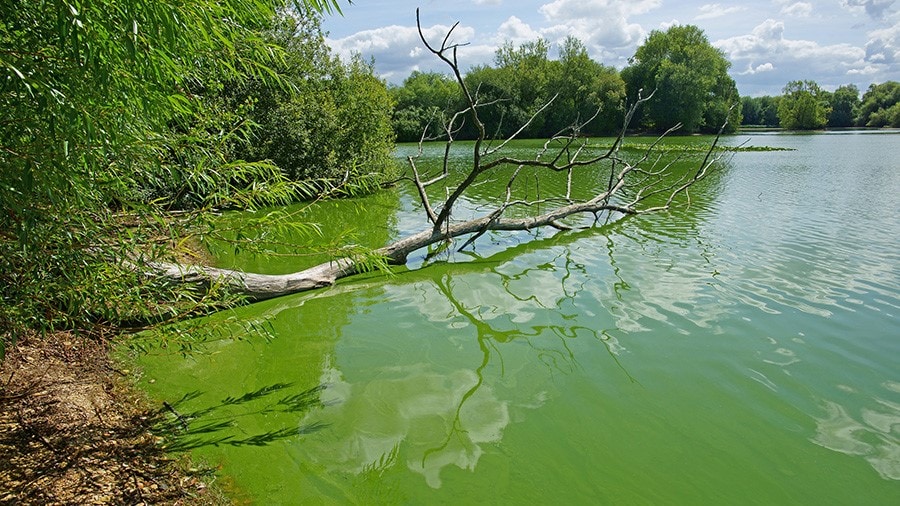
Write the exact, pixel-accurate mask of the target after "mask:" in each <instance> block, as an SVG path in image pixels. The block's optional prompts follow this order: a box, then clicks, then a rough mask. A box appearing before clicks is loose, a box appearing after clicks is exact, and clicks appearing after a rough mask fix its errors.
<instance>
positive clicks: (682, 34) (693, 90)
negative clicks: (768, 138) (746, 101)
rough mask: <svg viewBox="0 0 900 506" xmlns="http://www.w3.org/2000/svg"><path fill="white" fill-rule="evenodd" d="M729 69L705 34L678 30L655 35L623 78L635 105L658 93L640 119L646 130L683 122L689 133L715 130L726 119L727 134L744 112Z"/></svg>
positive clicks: (690, 29) (689, 27)
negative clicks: (641, 97)
mask: <svg viewBox="0 0 900 506" xmlns="http://www.w3.org/2000/svg"><path fill="white" fill-rule="evenodd" d="M730 67H731V63H730V62H729V61H728V60H727V59H726V58H725V55H724V53H722V51H721V50H719V49H717V48H715V47H713V46H712V45H711V44H710V43H709V40H708V39H707V38H706V35H705V34H704V33H703V30H701V29H700V28H698V27H696V26H693V25H685V26H681V25H676V26H673V27H671V28H669V29H668V30H666V31H665V32H662V31H659V30H654V31H652V32H651V33H650V35H649V36H648V37H647V40H646V41H645V42H644V43H643V44H642V45H641V46H640V47H639V48H638V49H637V52H636V53H635V55H634V57H633V58H632V60H631V65H630V66H628V67H626V68H625V69H623V71H622V78H623V79H624V80H625V83H626V85H627V90H628V96H629V97H630V99H631V100H635V99H636V98H637V97H638V96H648V95H649V94H650V93H652V92H654V90H655V93H656V94H655V95H654V99H653V100H651V101H650V102H649V103H648V104H647V107H646V108H645V109H644V113H643V115H642V116H641V118H640V121H641V122H642V124H643V125H644V126H645V127H647V128H651V129H654V130H667V129H669V128H671V127H673V126H675V125H676V124H678V123H680V124H682V125H683V127H682V131H683V132H686V133H692V132H697V131H715V130H717V129H718V128H719V127H720V126H721V125H722V124H723V122H724V120H725V119H726V117H727V118H728V119H729V127H728V130H727V131H734V130H735V129H736V128H737V126H738V125H740V123H741V121H740V120H741V113H740V97H739V96H738V92H737V87H736V86H735V83H734V80H733V79H731V77H729V76H728V69H729V68H730ZM732 106H736V107H732Z"/></svg>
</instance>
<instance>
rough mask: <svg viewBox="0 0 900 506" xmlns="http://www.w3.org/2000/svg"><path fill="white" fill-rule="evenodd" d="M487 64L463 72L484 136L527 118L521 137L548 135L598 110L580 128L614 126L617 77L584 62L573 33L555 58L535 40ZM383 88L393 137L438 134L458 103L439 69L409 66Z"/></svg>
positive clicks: (467, 135)
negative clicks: (391, 103)
mask: <svg viewBox="0 0 900 506" xmlns="http://www.w3.org/2000/svg"><path fill="white" fill-rule="evenodd" d="M494 63H495V66H488V65H484V66H477V67H474V68H473V69H471V70H470V71H469V72H468V73H467V74H466V76H465V81H466V83H467V86H468V87H469V89H470V90H473V92H474V93H475V94H476V95H477V100H478V104H479V105H480V111H479V114H480V115H481V119H482V120H483V121H484V123H485V126H486V128H487V130H488V132H490V134H491V135H492V136H496V137H508V136H510V135H512V134H513V133H514V132H515V131H516V130H518V128H519V127H520V126H522V125H523V124H525V123H527V122H528V121H529V119H531V118H532V117H534V118H533V119H532V121H531V122H530V123H529V124H528V126H527V127H526V129H525V130H524V131H523V132H522V135H523V136H525V137H533V138H546V137H550V136H552V135H554V134H556V133H558V132H560V131H562V130H563V129H565V128H566V127H568V126H570V125H571V124H572V122H573V121H580V122H584V121H586V120H588V119H590V118H592V117H594V116H595V114H597V111H598V109H599V110H600V114H599V116H598V117H597V118H595V119H594V121H592V122H591V123H590V124H588V125H587V126H586V127H585V130H584V133H586V134H601V133H602V134H609V133H613V132H614V131H615V130H616V129H617V128H618V127H620V126H621V117H622V113H623V109H622V105H623V101H624V95H625V85H624V83H623V82H622V79H621V78H620V77H619V74H618V73H617V72H616V71H615V69H613V68H611V67H606V66H604V65H601V64H599V63H597V62H595V61H594V60H592V59H591V58H590V57H589V56H588V54H587V49H586V48H585V46H584V44H582V43H581V41H579V40H578V39H576V38H574V37H570V38H569V39H567V40H566V41H565V42H564V43H563V45H562V47H561V48H560V54H559V58H558V59H556V60H551V59H549V44H548V43H547V42H546V41H544V40H543V39H537V40H534V41H531V42H526V43H524V44H521V45H520V46H514V45H513V44H512V43H510V42H507V43H505V44H503V45H501V46H500V48H498V49H497V51H496V53H495V56H494ZM391 93H392V96H393V97H394V99H395V102H396V105H395V110H394V120H393V125H394V130H395V132H397V136H398V139H399V140H401V141H417V140H419V139H420V138H421V137H422V133H423V132H424V131H425V129H426V127H428V134H427V138H437V137H439V136H440V134H442V133H443V132H442V131H441V130H440V125H442V124H444V123H446V121H447V120H448V119H449V118H450V117H451V116H452V115H453V114H454V113H456V112H458V111H460V110H462V109H464V108H465V107H466V106H465V104H464V101H463V97H462V96H461V94H460V90H459V88H458V86H457V85H456V83H454V81H453V80H452V79H451V78H450V77H449V76H447V75H444V74H438V73H422V72H414V73H413V74H411V75H410V76H409V77H408V78H407V79H406V80H405V81H404V83H403V85H402V86H400V87H395V88H393V89H392V90H391ZM551 99H553V105H552V107H551V108H549V109H548V110H547V111H546V114H541V115H538V116H536V117H535V113H536V112H537V111H538V110H540V109H541V108H542V107H543V106H544V105H545V104H546V103H547V101H549V100H551ZM488 105H490V107H487V106H488ZM482 106H483V107H482ZM455 134H456V136H457V137H458V138H461V139H473V138H475V137H476V136H477V135H478V132H477V129H476V128H475V126H474V125H472V124H471V123H467V124H464V125H462V127H461V129H460V131H459V132H455Z"/></svg>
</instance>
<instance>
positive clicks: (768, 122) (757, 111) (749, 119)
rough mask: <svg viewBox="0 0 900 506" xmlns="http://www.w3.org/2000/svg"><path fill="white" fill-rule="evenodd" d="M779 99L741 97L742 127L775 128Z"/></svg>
mask: <svg viewBox="0 0 900 506" xmlns="http://www.w3.org/2000/svg"><path fill="white" fill-rule="evenodd" d="M778 99H779V97H770V96H762V97H741V103H742V104H743V107H742V108H741V114H742V115H743V124H744V125H754V126H766V127H777V126H778Z"/></svg>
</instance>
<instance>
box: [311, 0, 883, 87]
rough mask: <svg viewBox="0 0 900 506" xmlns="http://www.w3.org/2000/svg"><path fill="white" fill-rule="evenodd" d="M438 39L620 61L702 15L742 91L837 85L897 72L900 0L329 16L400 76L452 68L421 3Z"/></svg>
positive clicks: (379, 70) (685, 0) (580, 3)
mask: <svg viewBox="0 0 900 506" xmlns="http://www.w3.org/2000/svg"><path fill="white" fill-rule="evenodd" d="M417 7H418V8H419V9H420V12H421V20H422V27H423V28H424V32H425V34H426V36H427V37H428V38H429V39H430V40H431V41H432V42H433V43H434V44H440V40H441V39H443V37H444V36H445V35H446V33H447V31H448V30H449V29H450V27H451V26H453V24H454V23H457V22H458V23H459V25H458V26H457V27H456V29H455V30H454V31H453V34H452V41H453V42H455V43H459V44H466V45H465V46H463V47H461V48H460V49H459V61H460V66H461V68H462V70H463V71H464V72H465V71H466V70H468V69H469V68H470V67H473V66H475V65H484V64H489V65H490V64H493V57H494V51H495V50H496V48H497V47H498V46H499V45H500V44H502V43H504V42H505V41H511V42H512V43H514V44H516V45H518V44H521V43H522V42H528V41H533V40H535V39H537V38H538V37H542V38H544V39H545V40H547V41H548V42H550V43H551V48H550V57H551V58H556V56H557V52H558V45H557V43H558V42H560V41H562V40H564V39H565V38H566V37H567V36H569V35H572V36H575V37H577V38H578V39H579V40H581V41H582V42H583V43H584V44H585V46H586V47H587V48H588V52H589V53H590V55H591V57H592V58H593V59H594V60H596V61H599V62H601V63H603V64H605V65H610V66H613V67H616V68H617V69H622V68H623V67H624V66H626V65H627V64H628V59H629V58H630V57H631V56H633V55H634V53H635V50H636V49H637V47H638V46H639V45H640V44H641V43H642V42H643V41H644V39H645V38H646V37H647V35H648V34H649V33H650V32H651V31H652V30H665V29H667V28H668V27H670V26H673V25H676V24H680V25H687V24H691V25H696V26H699V27H700V28H701V29H702V30H703V31H704V32H705V33H706V36H707V38H708V39H709V41H710V42H711V43H712V44H713V46H715V47H717V48H719V49H721V50H722V51H723V52H724V53H725V56H726V58H728V60H729V61H731V64H732V66H731V70H730V71H729V73H730V75H731V76H732V78H734V80H735V81H736V83H737V87H738V91H739V92H740V94H741V95H746V96H760V95H780V94H781V90H782V88H783V87H784V85H785V84H787V83H788V82H790V81H794V80H801V79H802V80H813V81H816V82H817V83H818V84H819V85H820V86H821V87H823V88H825V89H827V90H830V91H833V90H834V89H836V88H837V87H838V86H841V85H845V84H855V85H856V86H857V87H858V88H859V89H860V91H861V92H865V90H866V89H867V88H868V87H869V85H870V84H873V83H883V82H885V81H900V0H809V1H795V0H757V1H753V2H749V1H742V2H737V1H726V0H720V1H718V2H715V3H709V0H681V1H675V0H552V1H551V0H353V3H352V4H351V5H348V4H347V2H346V0H342V1H341V8H342V11H343V15H336V14H333V15H329V16H326V18H325V22H324V24H323V28H324V29H325V31H326V32H328V38H327V42H328V44H329V46H330V47H331V48H332V49H333V50H334V51H335V52H336V53H337V54H339V55H340V56H342V57H343V58H348V57H350V55H352V54H355V53H358V54H360V55H362V56H363V57H364V58H365V59H366V60H369V59H374V62H375V72H376V74H378V75H379V76H380V77H381V78H383V79H385V80H386V81H388V82H389V83H392V84H401V83H402V82H403V80H404V79H405V78H406V77H408V76H409V74H410V73H411V72H412V71H414V70H420V71H438V72H449V67H447V66H446V64H443V63H442V62H440V61H439V60H438V59H437V58H436V57H435V56H434V55H431V54H430V53H428V52H427V51H426V50H425V48H424V46H423V44H422V42H421V40H419V36H418V34H417V32H416V8H417Z"/></svg>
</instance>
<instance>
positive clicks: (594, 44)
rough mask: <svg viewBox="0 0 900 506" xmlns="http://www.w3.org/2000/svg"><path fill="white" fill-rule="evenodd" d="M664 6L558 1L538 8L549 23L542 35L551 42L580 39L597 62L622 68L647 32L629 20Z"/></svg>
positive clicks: (641, 0)
mask: <svg viewBox="0 0 900 506" xmlns="http://www.w3.org/2000/svg"><path fill="white" fill-rule="evenodd" d="M660 5H662V2H661V0H636V1H631V2H623V1H617V0H554V1H553V2H550V3H547V4H544V5H543V6H541V7H540V9H538V11H539V12H540V13H541V14H542V15H543V16H544V19H545V21H546V22H547V25H546V26H545V27H543V28H541V29H540V30H539V32H540V34H541V35H542V36H543V37H544V38H546V39H547V40H549V41H550V42H558V41H560V40H562V39H564V38H565V37H566V36H570V35H571V36H574V37H577V38H578V39H579V40H581V41H582V42H583V43H584V44H585V46H586V47H587V48H588V50H589V51H590V53H591V56H592V57H594V58H595V59H597V60H600V61H603V62H604V63H608V64H613V65H617V64H618V65H619V66H621V64H623V63H624V62H625V61H626V59H627V58H628V57H630V56H631V55H632V54H634V50H635V48H636V47H637V45H638V44H639V43H640V42H641V41H642V40H643V38H644V36H645V35H646V33H647V32H646V31H645V30H644V29H643V28H642V27H641V26H640V25H639V24H637V23H633V22H630V21H629V17H631V16H634V15H639V14H645V13H647V12H649V11H652V10H654V9H656V8H658V7H659V6H660Z"/></svg>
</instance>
